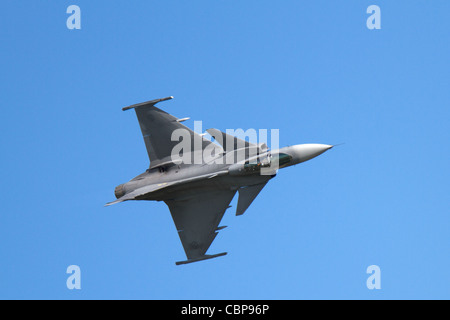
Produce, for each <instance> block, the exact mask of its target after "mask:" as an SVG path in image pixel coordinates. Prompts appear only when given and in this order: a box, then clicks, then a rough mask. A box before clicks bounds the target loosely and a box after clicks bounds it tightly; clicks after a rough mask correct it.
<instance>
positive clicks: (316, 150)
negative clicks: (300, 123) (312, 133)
mask: <svg viewBox="0 0 450 320" xmlns="http://www.w3.org/2000/svg"><path fill="white" fill-rule="evenodd" d="M331 148H333V146H332V145H329V144H318V143H308V144H298V145H295V146H292V147H289V149H290V150H288V151H287V153H288V154H289V155H291V156H292V158H293V159H292V162H293V164H297V163H301V162H305V161H308V160H310V159H312V158H315V157H317V156H318V155H321V154H322V153H324V152H325V151H327V150H329V149H331Z"/></svg>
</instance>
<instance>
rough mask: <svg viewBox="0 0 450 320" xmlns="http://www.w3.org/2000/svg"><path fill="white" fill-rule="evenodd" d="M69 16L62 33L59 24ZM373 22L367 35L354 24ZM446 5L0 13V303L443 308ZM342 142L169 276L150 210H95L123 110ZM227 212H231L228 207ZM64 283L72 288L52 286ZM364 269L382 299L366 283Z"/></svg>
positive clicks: (287, 177)
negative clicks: (400, 302) (74, 271)
mask: <svg viewBox="0 0 450 320" xmlns="http://www.w3.org/2000/svg"><path fill="white" fill-rule="evenodd" d="M71 4H76V5H78V6H79V7H80V8H81V27H82V28H81V30H68V29H67V27H66V19H67V18H68V17H69V15H68V14H66V9H67V7H68V6H69V5H71ZM372 4H376V5H378V6H379V7H380V8H381V30H369V29H368V28H367V27H366V19H367V18H368V17H369V14H367V13H366V9H367V7H368V6H369V5H372ZM449 13H450V2H449V1H446V0H442V1H440V0H435V1H428V2H425V1H382V0H375V1H364V0H352V1H331V0H330V1H278V2H277V1H261V0H258V1H250V0H245V1H240V2H236V1H218V0H215V1H100V0H97V1H84V0H73V1H23V0H22V1H3V2H2V8H1V11H0V37H1V50H0V61H1V62H0V63H1V72H0V84H1V94H0V103H1V107H2V116H1V118H0V119H1V120H0V121H1V126H2V132H3V134H2V135H1V138H0V141H1V150H2V157H1V158H2V159H1V168H2V169H1V170H0V173H1V184H0V192H1V194H2V205H1V213H0V298H43V299H49V298H56V299H79V298H83V299H94V298H119V299H122V298H124V299H128V298H138V299H140V298H146V299H305V298H312V299H322V298H324V299H325V298H326V299H348V298H355V299H394V298H399V299H408V298H447V299H448V298H450V294H449V292H450V289H449V286H450V274H449V270H450V255H449V253H450V250H449V248H450V235H449V230H450V201H449V191H450V187H449V181H450V175H449V159H450V144H449V138H450V130H449V128H450V122H449V119H450V111H449V110H450V41H449V40H450V19H449ZM169 95H173V96H174V97H175V99H174V100H172V101H169V102H164V103H162V104H161V105H160V107H161V108H163V109H165V110H166V111H168V112H169V113H171V114H173V115H175V116H177V117H180V118H181V117H191V120H190V121H188V122H186V124H187V125H188V126H190V127H192V126H193V120H202V121H203V124H204V128H205V129H206V128H210V127H216V128H219V129H222V130H225V129H227V128H230V129H237V128H243V129H248V128H256V129H261V128H265V129H279V130H280V145H281V146H284V145H293V144H299V143H327V144H336V143H341V142H345V145H343V146H340V147H336V148H334V149H332V150H330V151H328V152H327V153H325V154H324V155H322V156H320V157H318V158H316V159H314V160H312V161H310V162H307V163H304V164H301V165H298V166H296V167H292V168H288V169H285V170H282V171H281V172H280V173H279V174H278V176H277V177H276V178H275V179H274V180H272V181H271V182H270V183H269V184H268V185H267V187H266V188H265V189H264V190H263V191H262V193H261V194H260V196H259V197H258V198H257V199H256V201H255V202H254V203H253V205H252V206H251V207H250V209H249V210H248V211H247V212H246V213H245V215H244V216H241V217H235V216H234V213H233V210H234V209H230V210H228V211H227V213H226V215H225V217H224V219H223V222H222V224H223V225H228V228H227V229H225V230H223V231H221V232H220V234H219V236H218V237H217V238H216V240H215V242H214V243H213V245H212V246H211V248H210V250H209V252H210V253H218V252H223V251H228V253H229V254H228V255H227V256H226V257H221V258H217V259H213V260H209V261H204V262H200V263H194V264H190V265H185V266H175V264H174V262H175V261H178V260H184V258H185V255H184V251H183V249H182V246H181V243H180V241H179V238H178V236H177V233H176V230H175V227H174V225H173V222H172V219H171V216H170V213H169V210H168V208H167V207H166V206H165V204H164V203H156V202H127V203H124V204H119V205H115V206H112V207H106V208H105V207H103V205H104V204H105V203H106V202H108V201H111V200H113V199H114V194H113V190H114V187H115V186H116V185H118V184H120V183H122V182H125V181H128V180H129V179H131V178H132V177H134V176H135V175H137V174H139V173H141V172H142V171H144V170H145V169H146V168H147V166H148V158H147V154H146V150H145V147H144V143H143V141H142V137H141V133H140V129H139V126H138V122H137V120H136V116H135V114H134V112H132V111H131V112H130V111H129V112H122V111H121V108H122V107H124V106H127V105H130V104H133V103H138V102H142V101H146V100H149V99H154V98H161V97H166V96H169ZM236 201H237V197H236V198H235V199H234V200H233V202H232V205H233V207H235V205H236ZM69 265H78V266H80V268H81V273H82V275H81V286H82V289H81V290H78V291H77V290H73V291H70V290H68V289H67V288H66V279H67V277H68V275H67V274H66V268H67V267H68V266H69ZM370 265H378V266H379V267H380V268H381V290H368V289H367V287H366V279H367V278H368V276H369V275H368V274H366V269H367V267H368V266H370Z"/></svg>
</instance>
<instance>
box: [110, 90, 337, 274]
mask: <svg viewBox="0 0 450 320" xmlns="http://www.w3.org/2000/svg"><path fill="white" fill-rule="evenodd" d="M172 98H173V97H167V98H163V99H156V100H152V101H147V102H144V103H139V104H135V105H132V106H129V107H125V108H123V109H122V110H129V109H134V110H135V111H136V115H137V118H138V121H139V125H140V127H141V131H142V135H143V137H144V142H145V146H146V148H147V152H148V157H149V158H150V167H149V168H148V169H147V170H146V171H145V172H144V173H142V174H140V175H138V176H137V177H135V178H134V179H132V180H130V181H129V182H126V183H124V184H121V185H119V186H117V187H116V188H115V196H116V198H117V200H115V201H113V202H109V203H107V204H106V205H107V206H108V205H112V204H115V203H118V202H123V201H127V200H156V201H164V202H165V203H166V204H167V206H168V207H169V209H170V213H171V214H172V218H173V221H174V223H175V226H176V228H177V231H178V235H179V237H180V239H181V243H182V244H183V248H184V251H185V253H186V256H187V260H185V261H179V262H176V264H177V265H180V264H187V263H191V262H196V261H201V260H206V259H211V258H215V257H219V256H223V255H226V254H227V253H226V252H223V253H218V254H212V255H210V254H206V252H207V250H208V248H209V247H210V245H211V243H212V242H213V240H214V238H215V237H216V235H217V234H218V231H219V230H221V229H223V228H225V226H219V223H220V221H221V220H222V217H223V215H224V213H225V211H226V210H227V209H228V208H229V207H230V206H229V204H230V202H231V200H232V199H233V197H234V195H235V194H236V192H238V193H239V199H238V204H237V208H236V215H242V214H243V213H244V212H245V211H246V210H247V208H248V207H249V206H250V204H251V203H252V202H253V200H254V199H255V198H256V196H257V195H258V194H259V192H260V191H261V190H262V189H263V188H264V186H265V185H266V184H267V182H268V181H269V180H270V179H272V178H273V177H274V176H275V175H276V172H277V170H278V169H279V168H284V167H288V166H292V165H295V164H298V163H301V162H304V161H307V160H310V159H312V158H314V157H317V156H318V155H320V154H322V153H323V152H325V151H327V150H328V149H330V148H332V147H333V146H332V145H326V144H299V145H295V146H290V147H285V148H281V149H278V150H269V149H268V148H267V145H266V144H265V143H259V144H258V143H251V142H249V141H246V140H245V139H239V138H237V137H235V136H231V135H228V134H226V133H224V132H221V131H219V130H217V129H209V130H207V132H208V133H209V134H210V135H211V136H212V137H213V138H214V139H215V142H216V143H214V142H213V141H211V140H209V139H206V138H205V137H204V135H205V134H198V133H196V132H194V131H192V130H191V129H189V128H187V127H186V126H184V125H183V124H181V122H183V121H184V120H187V119H188V118H183V119H178V118H176V117H174V116H172V115H170V114H168V113H166V112H164V111H162V110H161V109H158V108H157V107H155V104H157V103H158V102H161V101H166V100H170V99H172ZM181 138H182V139H181Z"/></svg>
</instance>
